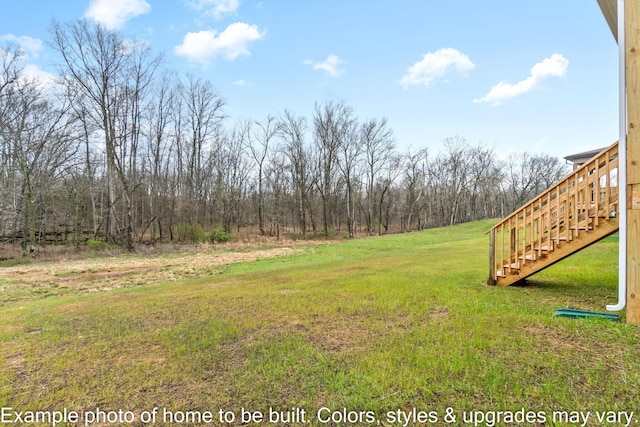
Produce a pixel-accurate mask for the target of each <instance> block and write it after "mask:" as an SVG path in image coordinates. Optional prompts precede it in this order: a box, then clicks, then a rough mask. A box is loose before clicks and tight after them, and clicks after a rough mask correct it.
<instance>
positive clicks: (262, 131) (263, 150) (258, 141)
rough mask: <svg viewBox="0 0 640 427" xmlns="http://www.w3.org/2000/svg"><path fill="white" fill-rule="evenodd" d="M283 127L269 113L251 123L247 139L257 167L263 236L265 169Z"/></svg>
mask: <svg viewBox="0 0 640 427" xmlns="http://www.w3.org/2000/svg"><path fill="white" fill-rule="evenodd" d="M281 128H282V124H281V122H279V121H278V120H277V119H276V118H275V117H274V116H272V115H268V116H267V117H265V119H264V120H263V121H261V122H260V121H255V122H253V123H252V124H251V126H250V128H249V129H250V130H249V138H248V139H247V140H246V142H247V147H246V149H247V152H248V153H249V155H250V156H251V159H252V160H253V162H254V163H255V167H256V184H257V190H258V194H257V196H258V201H257V204H258V227H259V229H260V234H261V235H263V236H264V235H265V234H266V232H265V228H264V223H265V221H264V216H265V214H264V198H265V194H264V192H265V188H264V187H265V169H266V167H267V159H268V156H269V150H270V149H273V146H272V145H273V140H274V138H275V137H276V136H278V134H279V133H280V129H281Z"/></svg>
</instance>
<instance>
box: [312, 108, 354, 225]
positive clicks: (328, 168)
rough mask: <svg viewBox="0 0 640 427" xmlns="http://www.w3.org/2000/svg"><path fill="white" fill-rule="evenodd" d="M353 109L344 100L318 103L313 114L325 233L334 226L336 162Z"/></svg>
mask: <svg viewBox="0 0 640 427" xmlns="http://www.w3.org/2000/svg"><path fill="white" fill-rule="evenodd" d="M354 120H355V118H354V113H353V109H352V108H351V107H349V106H347V105H346V104H344V103H337V104H336V103H333V102H328V103H325V104H316V106H315V112H314V117H313V123H314V141H315V145H316V151H317V162H318V163H317V164H318V175H319V179H318V182H317V188H318V191H319V193H320V197H321V199H322V222H323V230H324V233H325V235H329V234H330V231H331V230H332V229H333V214H334V211H335V210H336V206H335V204H336V203H335V202H336V200H335V198H336V186H337V176H336V164H337V161H338V152H339V149H340V146H341V145H342V144H343V141H344V139H345V138H346V137H347V135H349V132H350V130H351V127H352V126H353V121H354Z"/></svg>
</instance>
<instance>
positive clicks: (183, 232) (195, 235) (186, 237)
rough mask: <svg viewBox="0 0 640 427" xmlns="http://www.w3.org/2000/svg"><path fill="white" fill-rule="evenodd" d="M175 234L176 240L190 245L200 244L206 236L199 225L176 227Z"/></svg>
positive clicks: (186, 224)
mask: <svg viewBox="0 0 640 427" xmlns="http://www.w3.org/2000/svg"><path fill="white" fill-rule="evenodd" d="M176 234H177V237H178V240H181V241H187V242H191V243H202V242H204V241H205V240H206V234H205V232H204V229H203V228H202V226H201V225H200V224H189V223H183V224H180V225H178V227H177V230H176Z"/></svg>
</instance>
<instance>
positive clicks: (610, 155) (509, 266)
mask: <svg viewBox="0 0 640 427" xmlns="http://www.w3.org/2000/svg"><path fill="white" fill-rule="evenodd" d="M617 177H618V143H617V142H616V143H614V144H613V145H611V146H610V147H608V148H606V149H604V150H602V151H601V152H600V153H599V154H598V155H596V156H594V157H593V158H591V159H590V160H589V161H587V162H586V163H585V164H583V165H582V166H581V167H580V168H578V169H576V170H574V171H573V172H571V173H570V174H569V175H567V176H566V177H564V178H563V179H562V180H560V181H559V182H557V183H556V184H555V185H553V186H552V187H550V188H548V189H547V190H545V191H544V192H543V193H541V194H539V195H538V196H536V197H535V198H534V199H532V200H531V201H529V202H528V203H527V204H526V205H524V206H522V207H521V208H519V209H517V210H516V211H514V212H513V213H512V214H511V215H509V216H508V217H506V218H504V219H503V220H502V221H501V222H500V223H498V224H496V225H495V226H494V227H493V228H491V229H490V230H489V231H487V233H486V234H489V257H490V266H489V269H490V271H489V279H488V283H489V284H491V285H498V286H509V285H512V284H514V283H517V282H518V281H520V280H523V279H525V278H527V277H529V276H530V275H532V274H534V273H536V272H538V271H540V270H543V269H545V268H547V267H549V266H550V265H552V264H555V263H556V262H558V261H560V260H562V259H564V258H566V257H567V256H569V255H571V254H573V253H575V252H577V251H579V250H581V249H584V248H585V247H587V246H589V245H591V244H593V243H595V242H597V241H598V240H600V239H603V238H604V237H607V236H609V235H610V234H613V233H615V232H616V231H618V182H617V181H618V179H617Z"/></svg>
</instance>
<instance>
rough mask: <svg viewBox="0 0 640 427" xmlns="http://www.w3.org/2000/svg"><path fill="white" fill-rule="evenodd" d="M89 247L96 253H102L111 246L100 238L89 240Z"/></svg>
mask: <svg viewBox="0 0 640 427" xmlns="http://www.w3.org/2000/svg"><path fill="white" fill-rule="evenodd" d="M87 246H89V248H90V249H93V250H94V251H101V250H104V249H107V248H108V247H110V245H109V244H108V243H107V242H105V241H104V240H102V239H101V238H100V237H91V238H89V240H87Z"/></svg>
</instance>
